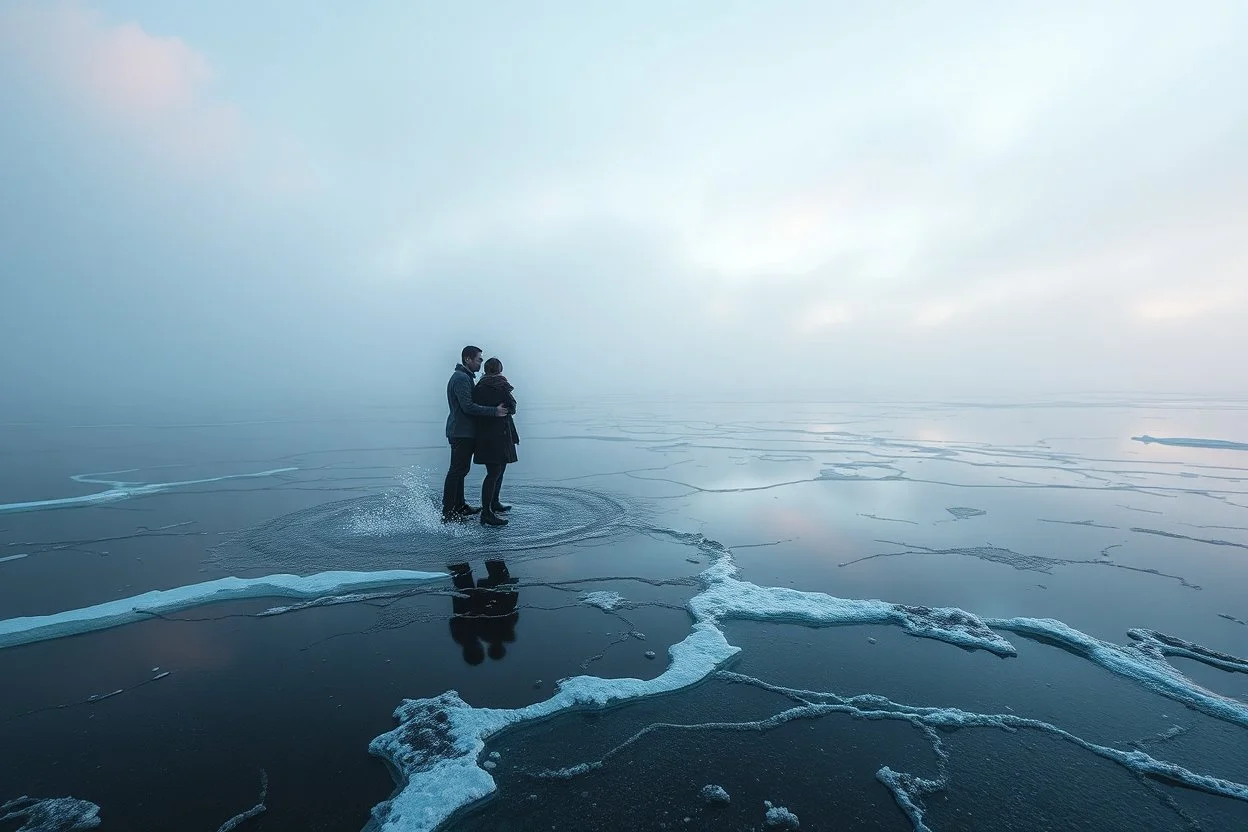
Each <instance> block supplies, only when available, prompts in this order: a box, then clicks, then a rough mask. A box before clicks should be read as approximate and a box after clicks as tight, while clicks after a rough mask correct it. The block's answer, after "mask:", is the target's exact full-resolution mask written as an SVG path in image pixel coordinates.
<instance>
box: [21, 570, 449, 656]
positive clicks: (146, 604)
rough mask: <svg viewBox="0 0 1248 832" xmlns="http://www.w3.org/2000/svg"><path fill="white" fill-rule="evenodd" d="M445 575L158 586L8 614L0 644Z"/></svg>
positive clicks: (331, 575) (338, 575)
mask: <svg viewBox="0 0 1248 832" xmlns="http://www.w3.org/2000/svg"><path fill="white" fill-rule="evenodd" d="M444 577H446V576H445V575H444V574H443V573H441V572H413V571H410V570H406V569H393V570H388V571H384V572H319V573H317V574H315V575H268V576H265V577H262V578H219V579H217V580H215V581H205V582H204V583H199V584H190V585H189V586H180V587H176V588H174V589H158V590H153V591H152V592H145V593H143V594H142V595H132V596H130V597H129V598H119V599H118V600H116V601H106V602H104V603H102V604H96V605H95V606H92V607H82V608H80V609H76V610H68V611H66V612H58V613H52V614H50V615H33V616H25V617H22V618H8V619H4V620H3V621H0V649H3V648H5V647H15V646H17V645H19V644H30V643H32V642H36V641H47V640H48V639H53V638H61V637H62V636H72V635H78V634H80V633H89V632H94V631H95V630H104V629H107V628H109V627H116V626H118V625H120V624H129V623H131V622H134V621H145V620H147V619H149V618H151V617H152V615H153V614H161V615H163V614H168V613H171V612H179V611H181V610H186V609H190V608H192V607H198V606H202V605H204V604H215V603H218V602H221V601H235V600H239V599H242V598H267V597H279V598H320V597H323V596H327V595H336V594H339V593H343V592H349V591H353V590H361V589H376V588H378V587H383V586H402V585H405V584H413V583H420V582H422V581H430V580H434V579H437V578H444Z"/></svg>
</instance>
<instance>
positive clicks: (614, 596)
mask: <svg viewBox="0 0 1248 832" xmlns="http://www.w3.org/2000/svg"><path fill="white" fill-rule="evenodd" d="M580 600H581V603H582V604H588V605H589V606H591V607H597V608H598V609H600V610H604V611H606V612H610V611H611V610H613V609H615V608H616V607H619V606H620V605H622V604H624V603H625V601H624V596H623V595H620V593H618V592H586V593H584V594H582V595H581V599H580Z"/></svg>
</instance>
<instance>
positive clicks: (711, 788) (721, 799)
mask: <svg viewBox="0 0 1248 832" xmlns="http://www.w3.org/2000/svg"><path fill="white" fill-rule="evenodd" d="M702 799H703V800H705V801H706V802H707V803H711V804H715V803H729V802H731V801H732V798H731V797H729V796H728V792H727V790H726V789H724V787H723V786H716V785H714V784H712V783H708V784H707V785H705V786H703V787H702Z"/></svg>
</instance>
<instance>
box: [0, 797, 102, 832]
mask: <svg viewBox="0 0 1248 832" xmlns="http://www.w3.org/2000/svg"><path fill="white" fill-rule="evenodd" d="M18 820H20V821H22V825H21V826H19V827H18V829H17V832H74V830H78V829H94V828H95V827H97V826H99V825H100V807H99V806H96V805H95V804H94V803H91V802H89V801H86V800H78V799H77V798H74V797H50V798H47V799H44V800H36V799H35V798H33V797H19V798H15V799H14V800H9V801H7V802H5V803H0V823H4V822H6V821H18Z"/></svg>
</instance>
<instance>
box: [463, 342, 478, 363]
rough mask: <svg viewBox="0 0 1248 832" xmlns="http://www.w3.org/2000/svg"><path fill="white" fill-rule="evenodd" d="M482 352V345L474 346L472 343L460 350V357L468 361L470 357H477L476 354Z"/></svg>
mask: <svg viewBox="0 0 1248 832" xmlns="http://www.w3.org/2000/svg"><path fill="white" fill-rule="evenodd" d="M480 354H481V348H480V347H474V346H472V345H471V344H469V345H468V346H466V347H464V348H463V350H461V351H460V353H459V357H460V359H461V360H463V361H467V360H468V359H469V358H475V357H476V356H478V355H480Z"/></svg>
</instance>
